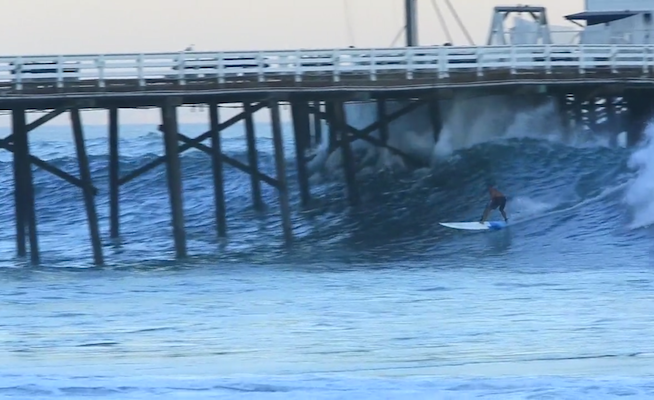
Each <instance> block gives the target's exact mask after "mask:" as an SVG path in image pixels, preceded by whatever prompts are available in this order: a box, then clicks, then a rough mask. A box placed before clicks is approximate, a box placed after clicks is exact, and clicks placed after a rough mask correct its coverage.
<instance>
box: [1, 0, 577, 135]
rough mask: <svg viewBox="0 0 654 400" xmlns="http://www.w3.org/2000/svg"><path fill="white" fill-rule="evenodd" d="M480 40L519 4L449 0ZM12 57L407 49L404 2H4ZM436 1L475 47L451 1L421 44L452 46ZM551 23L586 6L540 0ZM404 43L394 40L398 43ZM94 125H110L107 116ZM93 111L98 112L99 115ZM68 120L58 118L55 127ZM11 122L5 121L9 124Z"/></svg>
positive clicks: (195, 115) (423, 0) (456, 35)
mask: <svg viewBox="0 0 654 400" xmlns="http://www.w3.org/2000/svg"><path fill="white" fill-rule="evenodd" d="M450 3H451V4H452V6H453V7H454V9H455V10H456V12H457V14H458V16H459V18H460V20H461V23H462V24H463V25H464V26H465V29H467V31H468V32H469V34H470V36H471V37H472V39H473V40H474V44H477V45H479V44H484V43H485V41H486V37H487V35H488V29H489V26H490V21H491V16H492V9H493V7H494V6H496V5H511V4H517V3H519V2H518V1H516V2H515V3H514V2H512V1H501V0H499V1H498V2H494V1H491V0H450ZM0 4H2V9H3V15H4V16H5V18H4V19H3V23H2V26H1V27H0V32H2V33H3V37H4V40H3V41H2V43H1V44H0V48H1V49H2V51H1V52H2V54H3V55H5V56H6V55H32V54H80V53H81V54H99V53H126V52H130V53H131V52H137V53H138V52H175V51H179V50H182V49H184V48H186V47H187V46H190V45H193V47H194V49H195V50H198V51H221V50H243V51H248V50H268V49H301V48H307V49H308V48H342V47H347V46H349V45H354V46H356V47H388V46H391V45H394V46H402V45H403V43H404V40H405V39H404V36H399V37H398V33H400V32H401V30H402V26H403V24H404V1H403V0H302V1H300V0H186V1H184V2H182V1H162V0H111V1H110V0H86V1H82V0H54V1H52V0H31V1H20V2H17V1H13V0H12V1H8V0H0ZM434 4H436V5H437V6H438V8H439V9H440V11H441V13H442V16H443V19H444V20H445V23H446V25H447V27H448V29H449V31H450V33H451V37H452V42H453V44H455V45H457V44H458V45H468V44H470V43H469V42H468V40H467V39H466V36H465V35H464V33H463V31H462V30H461V28H460V27H459V26H458V24H457V22H456V19H455V18H454V17H453V14H452V12H451V11H450V9H449V8H448V6H447V1H446V0H417V8H418V41H419V43H420V44H423V45H427V44H442V43H444V42H446V41H448V37H447V36H446V35H445V33H444V30H443V29H442V26H441V24H440V23H439V18H438V14H437V13H436V12H435V9H434ZM529 5H538V6H545V7H547V11H548V17H549V21H550V24H552V25H566V26H569V27H570V29H574V25H572V24H571V23H570V22H567V21H565V20H564V19H563V16H564V15H567V14H572V13H575V12H579V11H582V10H583V7H584V0H541V1H539V2H537V3H533V4H529ZM394 39H395V41H394ZM88 114H89V117H86V118H85V120H86V121H90V122H91V123H104V122H105V120H106V119H105V114H106V113H104V112H100V113H88ZM91 114H92V115H91ZM205 117H206V112H191V111H187V110H182V111H180V119H181V120H204V118H205ZM158 119H159V113H158V112H156V111H154V112H129V113H128V112H125V113H124V118H123V120H124V121H125V122H144V123H158ZM60 121H62V122H63V123H67V121H68V118H67V117H66V118H62V117H59V118H57V119H55V120H53V121H51V122H50V123H59V122H60ZM5 123H6V117H0V124H3V125H4V124H5Z"/></svg>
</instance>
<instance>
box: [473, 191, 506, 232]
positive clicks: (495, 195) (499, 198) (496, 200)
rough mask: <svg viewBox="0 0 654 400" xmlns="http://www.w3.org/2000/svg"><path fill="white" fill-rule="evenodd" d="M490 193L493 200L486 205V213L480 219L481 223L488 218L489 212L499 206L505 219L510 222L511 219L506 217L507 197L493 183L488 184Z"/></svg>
mask: <svg viewBox="0 0 654 400" xmlns="http://www.w3.org/2000/svg"><path fill="white" fill-rule="evenodd" d="M488 193H489V194H490V197H491V200H490V203H488V205H487V206H486V209H485V210H484V215H483V216H482V217H481V219H480V220H479V223H482V224H483V223H484V221H486V218H488V214H490V212H491V210H494V209H496V208H497V207H499V208H500V212H501V213H502V216H503V217H504V221H506V222H509V219H508V218H507V217H506V213H505V212H504V206H506V197H505V196H504V195H503V194H502V193H501V192H500V191H499V190H497V189H495V188H494V187H493V186H492V185H488Z"/></svg>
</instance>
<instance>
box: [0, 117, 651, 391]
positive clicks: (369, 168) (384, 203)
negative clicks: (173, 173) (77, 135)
mask: <svg viewBox="0 0 654 400" xmlns="http://www.w3.org/2000/svg"><path fill="white" fill-rule="evenodd" d="M527 120H529V119H528V118H527ZM86 128H87V136H88V140H87V146H88V151H89V153H90V160H91V164H92V165H91V167H92V173H93V178H94V180H95V182H96V184H97V186H98V187H99V189H100V194H99V195H98V197H97V198H96V204H97V207H98V213H99V215H100V219H101V220H100V223H101V229H102V236H103V242H104V244H105V246H104V252H105V258H106V262H107V265H106V266H104V267H94V266H92V265H91V260H92V256H91V250H90V240H89V234H88V228H87V225H86V223H85V212H84V208H83V202H82V198H81V193H80V191H79V190H78V189H77V188H74V187H72V186H70V185H67V184H64V183H62V182H61V181H59V180H58V178H55V177H53V176H50V175H48V174H47V173H45V172H43V171H40V170H36V171H35V182H36V196H37V218H38V227H39V235H40V244H41V253H42V259H43V264H42V265H41V266H38V267H36V266H30V265H29V264H28V263H26V261H25V260H17V259H15V244H14V232H15V230H14V226H13V224H14V220H13V218H14V217H13V197H12V196H13V194H12V181H11V179H12V176H11V163H10V160H11V158H10V156H9V155H8V154H6V153H3V154H0V169H1V170H2V173H1V174H0V180H1V184H2V187H3V188H4V189H5V190H3V191H1V192H0V218H2V221H3V222H4V226H5V229H4V230H2V231H0V291H1V293H2V297H0V302H1V307H0V354H1V356H0V398H6V399H54V398H65V399H77V398H85V399H86V398H97V399H151V398H165V399H247V400H250V399H255V400H256V399H481V398H484V399H486V398H498V399H613V398H634V399H647V398H654V379H652V375H653V374H654V344H652V341H651V340H649V339H650V338H651V337H652V335H653V334H654V286H653V283H654V282H653V277H652V266H653V265H654V264H653V263H652V255H653V254H654V252H653V249H654V247H653V243H654V231H652V229H651V227H650V224H651V223H652V222H654V206H653V204H654V184H653V183H652V182H654V180H652V174H653V173H654V144H650V143H649V142H645V143H644V144H643V146H641V147H639V148H635V149H626V148H623V147H617V148H609V147H606V146H604V145H602V144H601V143H596V142H586V143H582V144H580V143H574V144H571V143H567V144H566V143H563V142H561V141H558V140H552V139H551V137H538V136H537V135H533V134H530V133H529V132H528V129H526V128H525V127H524V125H522V127H513V128H511V129H512V130H513V134H511V135H508V136H506V137H502V138H499V139H498V138H493V137H482V136H479V135H477V136H475V138H474V140H473V143H467V144H466V143H459V145H458V147H456V146H455V147H453V148H450V149H448V151H443V149H442V148H441V149H438V151H437V153H438V154H439V158H438V159H437V160H435V161H434V162H433V164H432V167H431V168H424V169H420V170H417V171H410V170H405V169H402V168H395V167H388V166H390V165H395V163H394V162H391V161H392V160H390V159H388V158H384V157H387V155H386V156H382V155H377V156H370V153H366V152H369V151H370V150H369V149H368V150H366V149H364V148H363V147H358V148H357V155H358V156H359V157H360V158H361V159H362V160H364V161H362V163H363V164H364V165H365V167H364V168H363V169H362V170H361V171H360V173H359V175H358V177H357V179H358V182H359V184H360V190H361V193H362V197H363V201H362V204H363V205H362V206H361V207H360V208H357V209H352V208H350V207H348V206H347V202H346V197H345V188H344V183H343V181H344V180H343V178H342V171H340V169H339V168H338V154H336V155H334V156H332V157H327V156H326V155H324V154H318V155H317V156H316V159H315V160H316V161H315V163H314V164H313V165H312V168H314V170H313V172H314V175H313V176H312V194H313V198H314V199H313V203H312V205H311V207H310V208H309V209H307V210H303V209H302V208H301V207H300V206H299V196H298V193H297V192H298V191H297V183H296V181H297V179H296V169H295V161H294V159H293V143H292V141H291V140H288V137H287V140H286V142H285V146H286V156H287V157H286V158H287V168H288V177H289V180H290V182H291V184H292V196H291V201H292V210H293V226H294V234H295V240H294V243H293V244H292V245H291V246H289V247H287V246H284V243H283V240H282V232H281V226H280V222H279V213H278V205H277V202H276V193H275V191H274V190H272V189H271V188H268V187H266V185H265V184H264V185H263V189H264V190H263V194H264V200H265V202H266V205H267V209H266V210H265V212H263V213H255V212H254V211H253V210H252V208H251V205H250V204H251V197H250V196H251V195H250V188H249V184H250V183H249V177H248V176H247V175H245V174H243V173H241V172H239V171H236V170H234V169H232V168H230V167H228V166H226V170H225V173H226V181H227V183H226V193H227V208H228V233H229V238H228V239H226V240H218V239H216V235H215V224H214V219H213V218H214V217H213V216H214V209H213V189H212V187H211V167H210V163H209V159H208V158H207V157H206V155H204V154H202V153H200V152H198V151H188V152H186V153H184V155H183V158H182V164H183V169H184V170H183V177H184V187H185V193H184V207H185V212H186V215H185V217H186V227H187V235H188V242H189V254H190V257H189V259H188V260H185V261H175V260H174V258H173V257H174V252H173V246H172V233H171V227H170V216H169V205H168V197H167V191H166V186H165V169H164V168H163V167H159V168H157V169H155V170H152V171H151V172H149V173H147V174H146V175H144V176H142V177H139V178H137V179H136V180H134V181H132V182H130V183H128V184H126V185H125V186H124V187H122V189H121V190H122V191H121V241H120V243H112V242H111V241H110V240H109V237H108V236H109V234H108V232H109V226H108V219H107V218H108V212H109V210H108V197H107V183H108V170H107V164H108V158H107V147H108V145H107V138H106V127H104V126H87V127H86ZM121 129H122V131H121V134H122V137H121V142H120V147H121V153H122V158H121V168H122V170H123V173H126V172H127V171H129V170H131V169H133V168H135V167H137V166H138V165H141V164H142V163H144V162H147V160H151V159H154V158H155V157H156V156H158V155H159V154H161V153H162V151H163V149H162V140H161V137H160V135H159V134H158V133H156V132H155V130H156V126H150V125H124V126H122V127H121ZM205 129H206V126H205V125H202V124H182V125H181V129H180V130H181V131H183V132H185V133H188V134H189V135H190V136H195V135H196V134H199V133H201V132H203V131H204V130H205ZM257 129H258V130H259V132H261V136H260V138H259V140H258V149H259V158H260V165H261V166H262V169H264V170H265V171H268V172H269V173H271V174H272V172H270V171H274V165H273V159H272V152H271V148H272V146H271V141H270V134H269V129H268V127H267V125H266V124H258V126H257ZM284 130H285V133H286V134H289V133H290V127H289V126H288V125H285V126H284ZM516 132H517V133H516ZM520 132H524V134H520ZM528 133H529V134H528ZM395 135H396V136H395V139H394V140H397V141H399V140H400V139H398V137H402V135H406V136H407V137H412V138H413V136H411V135H413V134H411V133H409V132H404V131H402V130H396V131H395ZM416 137H417V136H416ZM414 139H415V138H413V139H411V140H412V141H411V143H413V144H412V145H413V146H417V147H420V146H421V145H420V146H419V145H415V143H417V142H416V140H417V139H416V140H414ZM450 143H454V141H450ZM405 145H407V146H408V144H406V143H405ZM32 146H33V152H34V153H35V154H36V155H37V156H40V157H42V158H44V159H46V160H49V161H50V162H51V163H53V164H54V165H57V166H58V167H60V168H62V169H65V170H66V171H69V172H71V173H76V171H77V170H76V168H77V167H76V160H75V158H74V148H73V147H72V143H71V137H70V132H69V130H68V128H67V127H58V126H48V125H46V126H43V127H41V128H39V131H38V132H36V133H35V135H34V138H33V139H32ZM223 146H224V149H225V152H226V153H227V154H229V155H230V156H232V157H234V158H237V159H240V160H242V161H243V162H247V157H246V153H245V140H244V138H243V131H242V128H241V127H240V126H236V127H234V128H233V129H231V130H229V131H228V132H226V133H225V135H224V141H223ZM425 146H426V147H428V146H427V145H425ZM432 147H433V144H432ZM432 147H429V151H427V153H429V152H431V148H432ZM423 150H424V149H423ZM421 151H422V150H421V149H420V148H418V149H417V150H416V152H417V153H420V154H423V153H424V151H422V153H421ZM376 157H377V158H376ZM384 166H387V167H386V168H382V167H384ZM489 178H490V179H493V180H495V182H496V184H497V186H498V188H499V189H500V190H501V191H503V192H504V193H506V194H507V196H508V197H509V201H508V204H507V212H508V214H509V218H510V223H511V226H510V228H509V229H507V230H504V231H499V232H463V231H456V230H450V229H446V228H443V227H441V226H439V225H438V224H437V222H439V221H447V220H449V221H466V220H476V219H478V218H479V217H480V215H481V213H482V211H483V207H484V205H485V202H486V200H487V197H486V196H487V194H486V192H485V187H484V184H485V182H486V181H487V180H488V179H489ZM492 218H499V214H498V213H497V212H495V213H494V214H492Z"/></svg>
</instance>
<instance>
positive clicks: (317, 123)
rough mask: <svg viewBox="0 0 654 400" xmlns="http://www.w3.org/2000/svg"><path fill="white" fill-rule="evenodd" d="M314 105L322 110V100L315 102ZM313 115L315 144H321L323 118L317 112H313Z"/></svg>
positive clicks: (319, 110)
mask: <svg viewBox="0 0 654 400" xmlns="http://www.w3.org/2000/svg"><path fill="white" fill-rule="evenodd" d="M313 107H314V108H315V109H316V110H318V112H321V111H322V110H321V104H320V101H316V102H314V105H313ZM311 116H312V117H313V145H314V146H319V145H320V143H322V119H321V118H320V117H319V116H318V115H317V114H311Z"/></svg>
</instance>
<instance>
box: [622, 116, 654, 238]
mask: <svg viewBox="0 0 654 400" xmlns="http://www.w3.org/2000/svg"><path fill="white" fill-rule="evenodd" d="M653 139H654V125H653V124H652V123H651V122H650V123H649V124H647V127H646V129H645V137H644V138H643V143H642V145H641V146H640V147H638V148H637V149H636V150H635V151H634V152H633V154H632V155H631V157H630V158H629V163H628V165H629V167H630V168H632V169H635V170H636V171H637V172H636V177H635V178H634V179H633V180H632V182H631V184H630V185H629V186H628V187H627V190H626V192H625V197H624V201H625V203H626V204H628V205H629V207H630V208H631V210H632V221H631V223H630V228H632V229H635V228H642V227H645V226H649V225H651V224H653V223H654V140H653Z"/></svg>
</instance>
